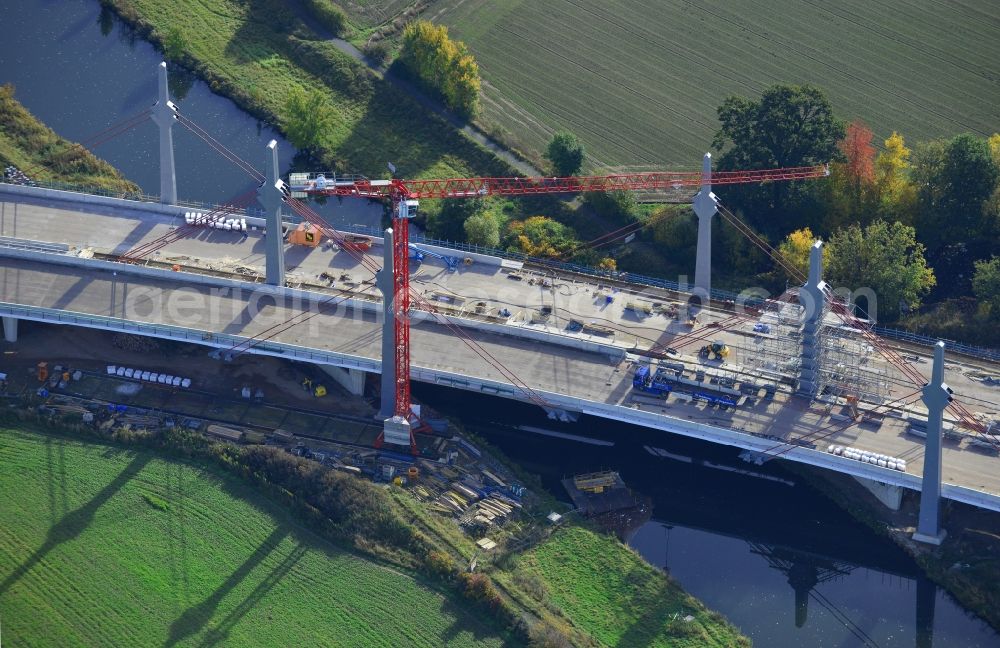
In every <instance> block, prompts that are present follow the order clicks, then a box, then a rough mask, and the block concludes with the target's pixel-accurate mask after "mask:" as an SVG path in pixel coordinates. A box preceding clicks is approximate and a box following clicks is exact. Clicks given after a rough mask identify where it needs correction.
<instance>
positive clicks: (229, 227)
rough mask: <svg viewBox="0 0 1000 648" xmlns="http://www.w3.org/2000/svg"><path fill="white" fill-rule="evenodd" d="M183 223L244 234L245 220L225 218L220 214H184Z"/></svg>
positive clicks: (245, 228)
mask: <svg viewBox="0 0 1000 648" xmlns="http://www.w3.org/2000/svg"><path fill="white" fill-rule="evenodd" d="M184 222H185V223H187V224H188V225H204V226H205V227H211V228H213V229H221V230H225V231H227V232H246V231H248V229H247V219H245V218H226V217H225V216H224V215H222V214H206V213H204V212H185V213H184Z"/></svg>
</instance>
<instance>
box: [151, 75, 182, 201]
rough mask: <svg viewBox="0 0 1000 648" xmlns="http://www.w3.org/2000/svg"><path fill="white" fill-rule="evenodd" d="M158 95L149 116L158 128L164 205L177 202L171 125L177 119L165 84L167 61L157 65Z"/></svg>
mask: <svg viewBox="0 0 1000 648" xmlns="http://www.w3.org/2000/svg"><path fill="white" fill-rule="evenodd" d="M158 70H159V80H158V83H157V88H158V92H159V93H158V96H157V100H156V103H155V104H154V105H153V108H152V114H151V117H152V119H153V123H155V124H156V125H157V126H158V127H159V130H160V202H161V203H163V204H164V205H176V204H177V173H176V171H175V170H174V136H173V132H172V129H173V126H174V122H176V121H177V106H175V105H174V104H173V102H172V101H170V88H169V86H168V84H167V63H166V61H163V62H161V63H160V65H159V68H158Z"/></svg>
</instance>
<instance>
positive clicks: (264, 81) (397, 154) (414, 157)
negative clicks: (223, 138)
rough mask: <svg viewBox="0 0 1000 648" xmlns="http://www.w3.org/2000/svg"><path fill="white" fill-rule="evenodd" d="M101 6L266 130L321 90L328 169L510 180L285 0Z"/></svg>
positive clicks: (135, 1)
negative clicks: (289, 104)
mask: <svg viewBox="0 0 1000 648" xmlns="http://www.w3.org/2000/svg"><path fill="white" fill-rule="evenodd" d="M102 3H103V4H104V5H105V6H107V7H110V8H111V9H112V10H113V11H114V12H115V13H116V14H117V15H118V16H119V17H121V18H122V19H123V20H124V21H125V22H126V23H128V24H129V25H131V26H132V27H133V28H135V29H136V31H137V32H138V33H139V34H140V35H141V36H143V37H144V38H146V39H148V40H150V41H152V42H153V43H156V44H157V45H158V46H159V47H160V48H161V49H165V50H166V51H168V52H170V54H171V55H172V56H171V60H172V62H173V63H175V64H179V65H181V66H183V67H185V68H188V69H190V70H192V71H193V72H195V73H196V74H197V75H198V76H199V77H201V78H202V79H204V80H205V81H206V82H208V83H209V85H210V86H211V88H212V90H213V91H215V92H217V93H219V94H222V95H225V96H228V97H230V98H231V99H232V100H233V101H235V102H236V103H237V105H239V106H240V107H241V108H243V109H244V110H246V111H248V112H250V113H251V114H253V115H255V116H256V117H258V118H259V119H262V120H264V121H266V122H268V123H271V124H277V125H278V126H279V127H281V126H283V125H284V124H285V123H286V118H287V114H286V110H285V100H286V97H287V96H288V94H289V92H291V91H292V90H293V89H295V88H302V89H305V90H307V91H309V90H318V91H320V92H321V93H322V95H323V101H324V102H325V103H326V104H327V106H328V107H329V108H330V109H332V110H333V112H334V115H335V119H334V120H333V123H332V124H331V126H330V128H327V129H324V131H323V133H322V135H321V136H320V141H319V146H318V147H316V149H315V153H314V154H313V157H315V158H316V162H317V163H320V164H321V165H323V167H324V168H325V169H326V170H336V171H338V172H345V173H361V174H364V175H366V176H368V177H371V178H379V177H388V170H387V168H386V162H387V161H391V162H392V163H393V164H394V165H395V167H396V168H397V169H398V172H399V174H400V175H403V176H405V177H467V176H469V175H510V174H511V169H510V168H509V167H508V166H507V165H506V164H504V163H503V162H501V161H500V160H498V159H497V158H496V157H495V156H493V155H492V154H491V153H489V152H488V151H486V150H485V149H483V148H482V147H480V146H478V145H477V144H475V143H473V142H472V141H470V140H469V139H467V138H466V137H464V136H462V135H461V134H460V133H459V132H458V131H456V130H455V129H454V128H452V127H451V126H450V125H449V124H448V123H447V122H445V121H444V120H443V119H441V118H440V117H439V116H436V115H434V114H432V113H430V112H428V111H427V110H425V109H424V108H423V107H421V106H420V105H419V104H418V103H417V102H416V101H414V100H413V99H412V98H410V97H409V96H407V95H406V94H405V93H403V92H401V91H399V90H398V89H396V88H394V87H393V86H392V85H391V84H389V83H387V82H385V81H383V80H382V79H379V78H378V77H377V76H376V75H375V74H373V73H372V72H371V71H370V70H369V69H368V68H367V67H366V66H364V65H363V64H361V63H359V62H357V61H355V60H353V59H352V58H351V57H350V56H348V55H347V54H344V53H343V52H341V51H340V50H339V49H337V47H336V46H335V45H334V44H333V43H331V42H329V41H326V40H324V39H322V38H321V37H320V36H319V35H318V34H316V33H315V32H313V31H312V30H311V29H310V28H309V27H308V26H307V25H306V24H305V23H304V22H303V21H302V20H301V19H300V18H299V16H298V15H297V14H296V12H294V11H291V10H289V9H288V8H287V7H286V6H285V5H284V3H281V2H277V0H258V1H257V2H254V3H252V4H246V3H241V2H236V1H235V0H213V1H212V2H209V3H204V2H197V1H196V0H179V1H178V2H175V3H170V4H164V3H162V2H157V1H155V0H102ZM168 36H169V37H170V43H169V45H166V47H165V44H166V43H167V39H168ZM310 170H315V169H310Z"/></svg>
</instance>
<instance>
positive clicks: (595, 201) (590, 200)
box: [583, 191, 639, 225]
mask: <svg viewBox="0 0 1000 648" xmlns="http://www.w3.org/2000/svg"><path fill="white" fill-rule="evenodd" d="M583 199H584V202H586V204H587V205H588V206H590V208H591V209H593V210H594V211H595V212H596V213H597V215H599V216H602V217H604V218H609V219H612V220H614V221H615V222H617V223H621V224H622V225H625V224H628V223H631V222H634V221H635V220H637V219H638V218H639V202H638V201H637V200H636V198H635V192H634V191H591V192H588V193H587V194H585V195H584V197H583Z"/></svg>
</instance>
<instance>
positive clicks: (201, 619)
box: [163, 525, 301, 647]
mask: <svg viewBox="0 0 1000 648" xmlns="http://www.w3.org/2000/svg"><path fill="white" fill-rule="evenodd" d="M288 532H289V529H288V527H286V526H285V525H281V526H279V527H277V528H275V529H274V530H273V531H271V534H270V535H269V536H268V537H267V538H265V539H264V541H263V542H261V543H260V545H259V546H258V547H257V549H255V550H254V552H253V553H252V554H250V555H249V556H248V557H247V559H246V560H244V561H243V564H242V565H240V566H239V567H238V568H237V569H236V571H234V572H233V573H232V574H230V575H229V578H227V579H226V580H225V582H224V583H222V584H221V585H219V587H217V588H216V589H215V591H214V592H212V594H211V595H209V597H208V598H206V599H205V600H204V601H202V602H201V603H199V604H197V605H195V606H192V607H189V608H188V609H187V610H185V611H184V613H183V614H181V616H180V617H179V618H178V619H177V620H176V621H174V622H173V623H171V624H170V634H169V635H168V637H167V641H166V642H165V643H164V644H163V645H164V646H165V647H169V646H174V645H177V644H178V643H180V642H181V641H183V640H184V639H186V638H188V637H190V636H192V635H195V634H197V633H198V632H200V631H201V629H202V628H204V627H205V626H206V625H207V624H208V622H209V620H211V618H212V616H213V615H214V614H215V610H216V608H218V607H219V603H221V602H222V599H223V598H225V597H226V595H227V594H229V592H231V591H232V590H233V589H234V588H235V587H236V586H237V585H239V584H240V583H241V582H243V579H245V578H246V577H247V575H249V574H250V572H252V571H253V570H254V569H255V568H256V567H257V566H258V565H260V564H261V563H262V562H263V561H264V559H265V558H267V556H268V555H270V553H271V552H272V551H274V549H275V547H277V546H278V544H280V543H281V541H282V540H284V539H285V537H286V536H287V535H288ZM292 555H295V552H293V554H292ZM299 558H301V554H299V555H298V556H297V557H296V558H295V560H294V562H292V563H291V564H290V565H288V567H287V569H284V571H280V570H281V569H282V567H283V566H284V565H285V563H286V562H287V560H286V561H284V562H282V564H281V565H279V567H278V568H277V569H276V570H275V572H272V574H271V575H269V576H268V578H266V579H265V580H264V581H263V582H262V583H261V585H266V587H265V589H263V590H261V591H260V592H258V589H260V586H258V588H257V589H255V590H254V593H253V594H251V595H250V597H248V598H247V601H249V600H250V599H253V602H256V601H257V600H259V599H260V598H261V597H262V596H263V595H264V594H266V593H267V591H268V590H270V589H271V587H273V586H274V585H275V584H276V583H277V582H278V580H280V578H278V579H276V580H273V579H272V576H273V575H274V574H275V573H278V572H279V571H280V573H281V576H284V574H285V573H287V572H288V570H289V569H291V567H292V566H294V564H295V563H296V562H298V560H299ZM247 601H244V602H243V603H241V604H240V606H238V607H237V610H234V612H233V613H230V616H233V614H236V613H237V611H238V610H242V612H240V613H239V615H238V617H235V618H234V619H233V620H232V621H230V622H229V625H228V626H226V630H225V632H226V633H228V632H229V628H231V627H232V626H233V625H235V623H236V621H238V620H239V618H242V616H243V615H244V614H246V613H247V612H248V611H249V610H250V609H251V608H252V607H253V606H252V605H245V604H246V603H247ZM228 619H229V617H227V620H228ZM224 623H225V621H224ZM217 632H218V630H213V631H212V632H210V633H209V635H211V636H215V635H214V633H217ZM222 638H224V637H220V638H219V639H217V640H215V641H213V642H211V643H208V644H207V645H214V643H217V642H218V641H221V639H222ZM208 639H209V637H208V636H206V641H208Z"/></svg>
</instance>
